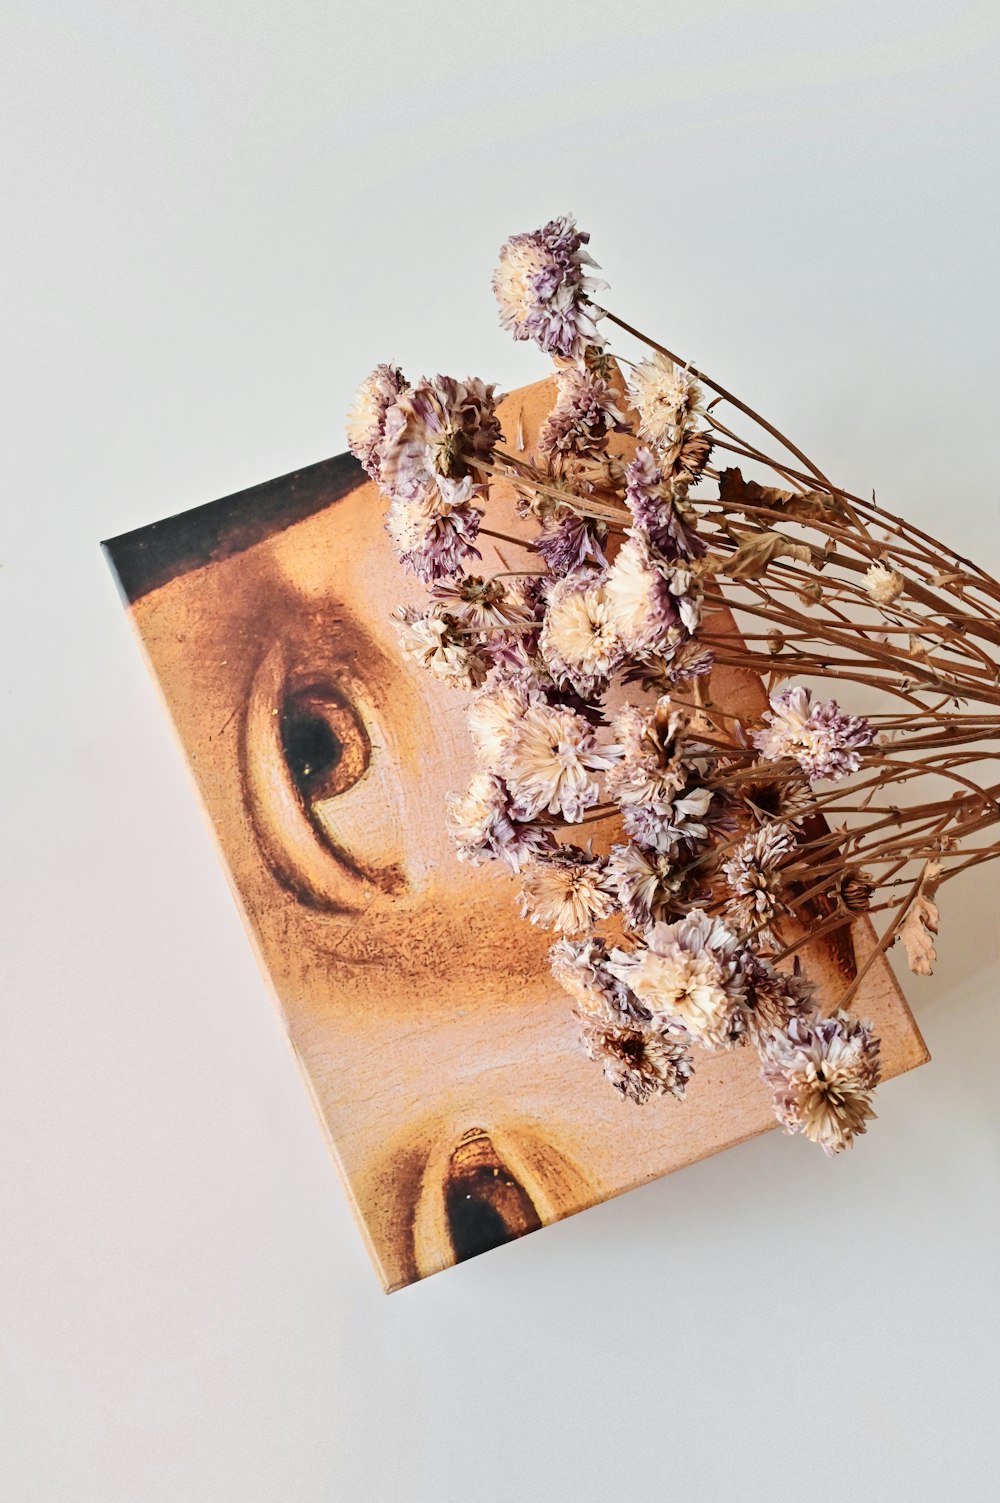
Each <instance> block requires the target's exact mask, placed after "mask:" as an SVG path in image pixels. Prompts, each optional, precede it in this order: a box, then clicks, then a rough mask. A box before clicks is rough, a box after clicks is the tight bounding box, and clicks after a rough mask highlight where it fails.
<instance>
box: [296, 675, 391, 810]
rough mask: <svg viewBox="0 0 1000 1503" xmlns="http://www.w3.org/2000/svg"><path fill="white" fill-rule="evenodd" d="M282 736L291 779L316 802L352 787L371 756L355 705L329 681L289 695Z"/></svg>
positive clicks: (313, 804)
mask: <svg viewBox="0 0 1000 1503" xmlns="http://www.w3.org/2000/svg"><path fill="white" fill-rule="evenodd" d="M281 741H282V750H283V752H284V755H285V762H286V764H287V767H288V771H289V773H290V775H291V777H292V780H293V782H294V783H295V786H296V788H297V789H298V790H299V792H300V793H301V795H302V797H303V799H304V801H305V802H306V804H307V805H309V806H311V807H313V808H315V807H318V806H319V805H320V804H322V802H323V801H324V800H325V799H329V798H336V797H337V795H338V794H341V793H346V792H347V790H348V789H349V788H353V786H354V784H355V783H356V782H357V781H358V779H359V778H361V777H362V776H363V775H364V773H365V772H366V770H367V768H368V764H369V761H370V760H371V743H370V742H369V740H368V733H367V732H366V730H365V728H364V726H363V725H362V723H361V721H360V719H359V717H358V715H357V712H356V711H355V709H354V707H353V705H351V704H350V703H349V702H348V701H347V700H346V699H345V698H344V697H343V696H342V695H341V694H340V693H339V692H337V691H335V690H332V689H330V688H327V687H325V686H324V687H316V686H312V687H309V688H306V689H299V690H297V691H295V692H294V693H292V694H290V695H288V697H287V698H286V700H285V704H284V707H283V709H282V713H281Z"/></svg>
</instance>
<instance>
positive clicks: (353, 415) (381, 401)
mask: <svg viewBox="0 0 1000 1503" xmlns="http://www.w3.org/2000/svg"><path fill="white" fill-rule="evenodd" d="M408 385H409V382H408V381H407V380H406V377H405V376H404V375H403V372H402V371H401V370H400V369H399V367H398V366H396V365H377V366H376V367H375V369H374V370H373V371H372V373H371V375H370V376H366V378H365V379H364V381H362V383H361V385H360V386H359V387H358V389H357V392H356V393H355V396H354V402H353V405H352V407H351V410H350V412H349V413H348V416H347V445H348V448H349V449H350V451H351V453H352V454H353V455H354V457H355V459H358V460H360V461H361V463H362V465H363V466H364V468H365V470H366V471H367V473H368V474H369V475H370V476H371V478H372V480H374V481H375V482H376V483H378V482H379V481H380V480H381V478H382V471H381V465H380V463H379V445H380V444H381V442H382V439H383V437H384V435H385V415H386V413H387V412H388V410H389V408H390V407H391V406H392V405H393V403H394V402H395V400H396V398H397V397H398V396H399V395H400V393H401V392H404V391H406V389H407V386H408Z"/></svg>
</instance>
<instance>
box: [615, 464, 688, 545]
mask: <svg viewBox="0 0 1000 1503" xmlns="http://www.w3.org/2000/svg"><path fill="white" fill-rule="evenodd" d="M625 504H626V506H627V507H628V509H629V511H630V512H631V513H632V516H633V517H634V518H635V525H636V530H637V531H638V532H641V533H642V534H643V535H644V536H645V537H646V538H648V540H649V542H650V544H651V546H652V547H653V548H654V549H655V550H656V551H657V552H658V553H659V554H660V555H661V556H662V557H663V558H667V559H692V558H700V557H701V556H702V555H703V554H704V552H705V543H704V541H703V540H702V539H701V538H700V537H699V536H698V533H697V531H696V529H695V526H694V524H693V522H691V521H688V519H687V518H686V517H685V516H684V515H683V514H682V512H681V511H680V509H679V508H678V506H677V505H676V503H675V502H674V500H673V498H672V497H671V495H670V490H669V487H668V485H667V484H666V482H665V481H664V478H663V474H662V472H661V471H660V468H659V466H658V465H657V463H656V460H655V459H654V457H653V454H652V452H651V451H650V450H649V449H647V448H646V447H645V445H643V444H640V445H639V446H638V448H637V449H636V451H635V456H634V458H633V459H632V462H631V464H629V465H628V466H627V467H626V470H625Z"/></svg>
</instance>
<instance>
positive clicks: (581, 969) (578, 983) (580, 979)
mask: <svg viewBox="0 0 1000 1503" xmlns="http://www.w3.org/2000/svg"><path fill="white" fill-rule="evenodd" d="M608 958H609V957H608V949H607V946H606V945H605V943H604V941H603V940H602V939H598V938H597V937H596V936H595V935H592V934H591V935H588V936H587V937H586V938H585V939H560V940H557V942H556V943H555V944H554V945H553V946H552V949H551V950H550V951H549V963H550V965H551V967H552V974H553V976H554V977H555V979H556V980H557V981H558V983H559V985H560V986H561V987H562V988H563V989H564V990H565V991H567V992H568V993H569V995H570V996H571V997H572V998H573V1000H574V1002H575V1003H576V1005H577V1007H578V1008H579V1009H580V1010H581V1012H585V1013H589V1014H590V1015H591V1016H592V1017H595V1018H603V1019H604V1021H605V1022H609V1023H619V1024H626V1023H636V1022H644V1023H645V1022H648V1021H649V1017H650V1014H649V1011H648V1010H647V1009H646V1008H645V1007H643V1005H642V1003H641V1002H640V1001H639V999H638V997H637V996H636V995H635V993H634V992H631V991H630V990H629V988H628V987H627V986H626V985H625V983H624V981H619V979H618V977H617V976H613V975H612V974H611V972H610V971H609V970H608Z"/></svg>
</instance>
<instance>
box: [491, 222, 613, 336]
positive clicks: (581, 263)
mask: <svg viewBox="0 0 1000 1503" xmlns="http://www.w3.org/2000/svg"><path fill="white" fill-rule="evenodd" d="M589 239H590V236H589V235H588V234H586V233H585V231H583V230H578V229H577V227H576V223H575V221H574V220H573V219H572V218H570V217H569V216H568V215H563V216H562V217H561V218H559V219H552V220H550V221H549V223H548V224H546V225H543V226H542V228H541V229H540V230H534V231H532V232H531V233H530V234H523V235H512V236H511V237H510V239H509V240H507V241H506V242H505V243H504V245H503V246H502V247H501V249H500V264H499V265H498V266H497V269H496V271H495V272H494V273H493V291H494V293H495V294H496V299H497V302H498V304H499V306H500V322H501V324H502V325H503V327H504V328H505V329H507V330H508V331H509V332H510V333H511V334H513V336H514V338H515V339H533V340H534V341H535V343H536V344H537V345H539V346H540V348H541V349H543V350H545V351H546V352H547V353H548V354H550V355H561V356H563V357H564V358H566V359H568V360H580V359H582V358H583V355H584V353H585V351H586V349H587V347H588V345H596V344H599V343H600V339H599V336H598V333H597V324H596V320H597V319H598V318H599V317H600V313H601V310H600V309H599V308H596V307H595V306H594V304H593V303H592V302H591V294H592V293H594V292H596V291H598V290H599V289H600V288H601V287H603V286H604V283H603V282H597V281H594V280H593V279H592V278H591V277H588V276H586V275H585V274H584V268H585V267H587V266H591V267H595V268H596V262H594V261H593V260H591V258H590V256H589V255H588V253H587V251H586V250H585V249H584V246H585V245H586V244H587V242H588V241H589Z"/></svg>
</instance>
